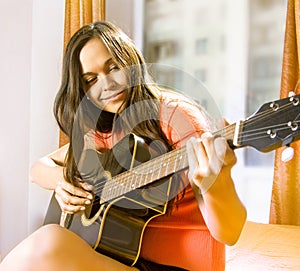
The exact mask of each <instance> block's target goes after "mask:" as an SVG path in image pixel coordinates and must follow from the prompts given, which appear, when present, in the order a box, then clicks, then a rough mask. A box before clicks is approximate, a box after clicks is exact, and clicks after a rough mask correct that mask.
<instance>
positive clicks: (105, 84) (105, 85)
mask: <svg viewBox="0 0 300 271" xmlns="http://www.w3.org/2000/svg"><path fill="white" fill-rule="evenodd" d="M97 78H98V83H97V85H98V86H99V87H101V89H102V90H103V91H106V90H108V89H109V84H110V83H109V81H111V79H110V78H109V75H106V74H98V75H97Z"/></svg>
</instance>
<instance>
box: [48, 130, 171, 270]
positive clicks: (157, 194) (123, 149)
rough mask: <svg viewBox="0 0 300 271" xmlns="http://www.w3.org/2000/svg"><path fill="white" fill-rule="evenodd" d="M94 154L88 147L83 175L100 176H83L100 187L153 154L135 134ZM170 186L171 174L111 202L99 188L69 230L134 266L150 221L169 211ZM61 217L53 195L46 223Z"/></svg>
mask: <svg viewBox="0 0 300 271" xmlns="http://www.w3.org/2000/svg"><path fill="white" fill-rule="evenodd" d="M95 154H96V152H95V151H93V150H88V151H87V153H86V154H85V155H86V159H85V164H84V165H81V167H82V175H86V176H91V174H93V176H95V174H94V173H96V175H97V178H96V179H95V178H93V181H91V180H89V179H88V178H87V177H86V176H85V177H83V179H84V180H85V181H87V182H90V183H91V184H93V185H94V187H100V184H101V185H102V186H103V187H104V185H105V184H106V183H108V182H111V181H112V178H113V177H114V176H116V175H118V174H121V173H122V172H125V171H128V170H129V171H130V170H132V168H134V167H135V166H136V165H139V164H141V163H144V162H145V161H148V160H149V159H150V158H151V156H152V155H154V153H153V152H152V151H151V150H150V149H149V148H148V146H147V145H146V144H145V143H144V141H143V140H141V139H140V138H138V137H136V136H135V135H133V134H130V135H128V136H126V137H124V138H123V139H122V140H121V141H120V142H119V143H117V144H116V145H115V146H114V147H113V148H112V149H111V150H110V151H108V152H107V153H104V154H98V153H97V160H95ZM120 161H121V162H120ZM102 167H103V168H102ZM96 168H97V172H95V170H96ZM80 172H81V171H80ZM128 182H130V180H128ZM116 185H117V187H118V186H120V185H118V183H116ZM170 185H171V177H166V178H163V179H161V180H159V181H157V182H155V183H154V184H149V185H146V186H142V187H140V188H138V189H135V190H133V191H130V192H128V193H126V194H124V195H122V196H119V197H116V198H113V199H110V200H109V201H105V199H102V198H101V195H102V190H101V189H98V190H97V192H96V193H95V195H94V201H93V203H92V208H90V209H88V210H87V211H85V212H80V213H78V214H74V215H72V217H71V221H70V225H69V229H70V230H71V231H73V232H74V233H76V234H78V235H79V236H80V237H81V238H83V239H84V240H85V241H86V242H87V243H89V245H90V246H92V247H93V248H94V249H95V250H96V251H98V252H100V253H102V254H105V255H107V256H110V257H112V258H114V259H116V260H118V261H121V262H123V263H125V264H127V265H133V264H134V263H135V262H136V261H137V259H138V256H139V253H140V247H141V242H142V237H143V232H144V230H145V227H146V225H147V223H148V222H149V221H150V220H151V219H152V218H154V217H156V216H159V215H162V214H165V212H166V208H167V202H168V196H169V191H170ZM102 201H105V202H104V203H101V202H102ZM60 217H61V209H60V207H59V205H58V203H57V201H56V199H55V197H54V195H53V196H52V199H51V202H50V205H49V208H48V211H47V214H46V218H45V221H44V224H51V223H56V224H59V223H60ZM87 224H88V225H87Z"/></svg>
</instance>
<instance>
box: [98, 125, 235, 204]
mask: <svg viewBox="0 0 300 271" xmlns="http://www.w3.org/2000/svg"><path fill="white" fill-rule="evenodd" d="M236 127H237V124H231V125H229V126H227V127H225V128H223V129H221V130H219V131H217V132H215V133H213V135H214V136H216V137H217V136H223V137H225V138H226V139H227V141H228V143H229V145H231V146H232V147H234V144H235V143H234V141H235V140H234V135H235V130H236ZM235 147H236V146H235ZM188 166H189V165H188V158H187V151H186V147H185V146H183V147H181V148H178V149H175V150H172V151H170V152H167V153H165V154H163V155H161V156H158V157H156V158H154V159H152V160H149V161H147V162H145V163H143V164H141V165H138V166H136V167H134V168H132V169H131V170H129V171H126V172H123V173H121V174H119V175H116V176H115V177H113V178H112V179H109V180H107V182H106V184H105V186H104V189H103V191H102V195H101V198H102V199H104V200H105V201H109V200H112V199H114V198H117V197H119V196H121V195H124V194H126V193H128V192H131V191H133V190H135V189H138V188H140V187H143V186H145V185H148V184H151V183H153V182H155V181H157V180H160V179H162V178H165V177H168V176H170V175H172V174H174V173H176V172H179V171H182V170H185V169H187V168H188Z"/></svg>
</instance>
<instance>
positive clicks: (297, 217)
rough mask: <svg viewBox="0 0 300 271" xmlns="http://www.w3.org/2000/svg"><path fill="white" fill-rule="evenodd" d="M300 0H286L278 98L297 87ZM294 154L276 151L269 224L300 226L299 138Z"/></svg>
mask: <svg viewBox="0 0 300 271" xmlns="http://www.w3.org/2000/svg"><path fill="white" fill-rule="evenodd" d="M299 63H300V1H299V0H288V7H287V18H286V32H285V41H284V54H283V64H282V78H281V90H280V97H281V98H285V97H288V93H289V92H290V91H294V92H295V93H296V94H299V93H300V89H299V87H300V86H299V83H298V82H299V75H300V74H299ZM291 147H293V148H294V151H295V154H294V157H293V159H292V160H290V161H289V162H285V163H284V162H282V161H281V153H282V151H283V149H284V148H280V149H279V150H277V151H276V156H275V169H274V182H273V190H272V200H271V209H270V223H276V224H290V225H300V141H297V142H294V143H292V144H291Z"/></svg>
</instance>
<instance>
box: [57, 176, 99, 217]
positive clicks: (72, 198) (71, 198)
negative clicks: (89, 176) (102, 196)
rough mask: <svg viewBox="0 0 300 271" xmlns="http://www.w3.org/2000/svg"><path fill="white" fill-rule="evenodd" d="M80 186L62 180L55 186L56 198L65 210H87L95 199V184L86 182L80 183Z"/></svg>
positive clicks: (66, 211)
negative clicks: (93, 190)
mask: <svg viewBox="0 0 300 271" xmlns="http://www.w3.org/2000/svg"><path fill="white" fill-rule="evenodd" d="M79 185H80V187H76V186H74V185H73V184H71V183H69V182H67V181H65V180H62V181H59V182H58V183H57V186H56V188H55V198H56V200H57V202H58V204H59V205H60V208H61V210H62V211H63V212H65V213H68V214H74V213H76V212H79V211H83V210H85V208H86V206H87V205H90V204H91V203H92V200H93V194H92V192H91V191H92V189H93V186H92V185H89V184H87V183H85V182H80V183H79Z"/></svg>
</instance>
